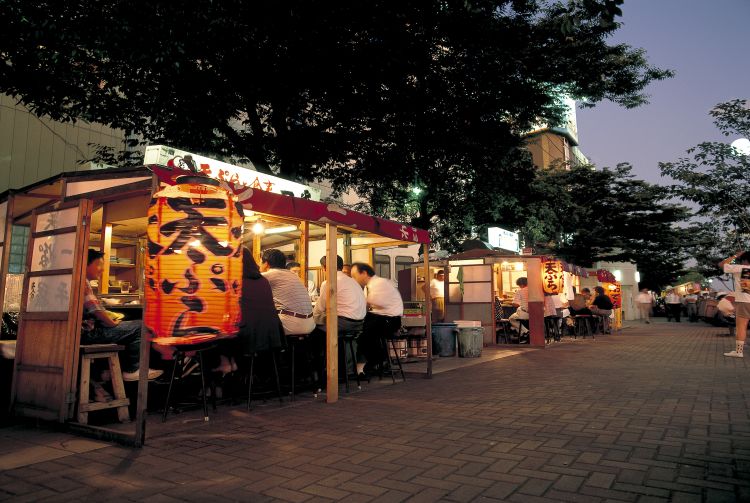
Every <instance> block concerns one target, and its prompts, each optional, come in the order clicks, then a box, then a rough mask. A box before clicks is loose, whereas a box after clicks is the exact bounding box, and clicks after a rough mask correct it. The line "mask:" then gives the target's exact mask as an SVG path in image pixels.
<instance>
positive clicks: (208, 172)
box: [143, 145, 320, 201]
mask: <svg viewBox="0 0 750 503" xmlns="http://www.w3.org/2000/svg"><path fill="white" fill-rule="evenodd" d="M143 163H144V164H146V165H148V164H159V165H161V166H167V167H170V168H176V169H180V170H187V171H191V172H193V173H196V174H199V175H203V176H208V177H210V178H215V179H217V180H220V181H222V182H226V183H229V184H233V185H234V186H235V188H236V189H240V188H253V189H260V190H264V191H267V192H275V193H277V194H284V195H288V196H295V197H301V198H304V199H312V200H313V201H320V190H319V189H316V188H313V187H310V186H309V185H304V184H301V183H297V182H292V181H289V180H284V179H283V178H279V177H277V176H273V175H267V174H265V173H261V172H260V171H256V170H254V169H250V168H243V167H240V166H235V165H233V164H229V163H226V162H222V161H217V160H216V159H211V158H209V157H203V156H201V155H198V154H192V153H190V152H185V151H184V150H178V149H175V148H172V147H168V146H165V145H150V146H148V147H146V153H145V155H144V160H143Z"/></svg>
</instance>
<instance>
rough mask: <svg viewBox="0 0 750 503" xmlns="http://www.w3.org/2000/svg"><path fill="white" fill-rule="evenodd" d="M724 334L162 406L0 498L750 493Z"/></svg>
mask: <svg viewBox="0 0 750 503" xmlns="http://www.w3.org/2000/svg"><path fill="white" fill-rule="evenodd" d="M722 333H726V329H718V328H713V327H708V326H706V325H703V324H688V323H682V324H680V325H678V324H669V325H668V324H666V323H655V324H653V325H650V326H645V327H644V326H637V327H634V328H629V329H626V330H624V331H623V332H622V334H621V335H615V336H609V337H603V338H598V339H596V340H595V341H592V340H586V341H576V342H569V343H568V342H564V343H561V344H557V345H555V347H553V348H550V349H548V350H544V351H529V352H524V353H521V354H518V355H515V356H512V357H508V358H502V359H499V360H496V361H491V362H488V363H483V364H481V365H475V366H472V367H467V368H464V369H460V370H456V371H452V372H445V373H442V374H438V375H436V376H435V378H434V379H433V380H431V381H428V380H424V379H412V380H410V381H408V382H407V383H406V384H398V385H395V386H390V385H389V386H371V387H370V389H366V390H365V391H363V392H360V393H356V394H352V395H350V396H348V397H346V398H344V399H343V400H341V402H339V403H338V404H336V405H332V406H329V405H325V404H323V403H319V402H316V403H311V402H309V401H298V402H295V403H294V404H293V405H291V406H287V407H284V408H278V406H267V407H261V408H260V410H258V411H256V412H254V413H251V414H247V413H246V412H245V411H244V408H242V407H236V408H227V407H225V408H222V409H221V410H220V411H219V413H218V414H217V415H215V416H214V417H213V418H212V421H211V423H210V424H207V425H204V424H201V423H192V422H187V423H186V422H184V421H183V419H184V418H183V417H180V416H172V417H171V418H170V422H169V423H167V424H168V425H170V423H171V425H172V426H174V429H175V431H174V432H173V433H172V434H166V430H162V429H161V428H160V427H159V428H153V429H155V430H156V432H155V433H156V435H155V436H154V435H152V436H151V437H150V439H149V443H148V446H147V447H145V448H144V449H142V450H130V449H126V448H121V447H111V446H106V447H101V448H96V449H90V450H84V452H80V453H69V455H65V456H61V457H59V458H57V459H55V460H51V461H46V462H42V463H36V464H32V465H28V466H24V467H21V468H16V469H10V470H6V471H3V472H2V473H0V499H11V500H13V501H24V500H28V501H36V500H42V499H48V500H49V501H53V500H54V501H60V500H65V501H72V500H83V499H86V500H89V501H95V500H105V499H106V500H108V501H118V500H119V501H146V502H152V501H153V502H169V501H185V500H187V501H207V500H209V499H210V500H212V501H265V500H274V499H278V500H286V501H293V502H297V501H299V502H301V501H308V502H313V501H327V500H343V501H393V502H396V501H435V500H445V501H494V500H502V501H519V502H535V501H581V502H589V501H591V502H598V501H602V502H603V501H627V502H634V501H637V502H647V501H675V502H678V501H679V502H683V501H685V502H687V501H708V502H721V501H750V419H748V418H749V417H750V416H749V412H750V411H749V410H748V405H750V396H748V394H747V393H746V392H745V386H743V385H744V384H745V382H747V381H748V379H747V377H748V376H749V373H748V366H749V365H750V358H748V359H746V360H737V359H726V358H724V357H722V356H721V353H722V351H726V350H728V349H729V348H730V347H731V345H732V343H733V341H731V340H730V339H729V338H728V337H722V336H720V335H719V334H722ZM157 421H158V419H157V418H153V420H152V422H153V423H156V422H157ZM150 424H151V423H150ZM150 427H151V426H150ZM37 434H39V433H37V432H34V431H29V432H28V435H29V436H30V437H33V436H34V435H37ZM2 438H3V430H0V440H2Z"/></svg>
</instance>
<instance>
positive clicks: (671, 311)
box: [664, 289, 682, 323]
mask: <svg viewBox="0 0 750 503" xmlns="http://www.w3.org/2000/svg"><path fill="white" fill-rule="evenodd" d="M664 304H665V305H666V308H667V321H672V318H674V319H675V321H676V322H677V323H679V322H680V314H682V297H681V296H680V294H678V293H677V292H675V291H674V289H672V290H669V291H668V292H667V297H666V298H665V299H664Z"/></svg>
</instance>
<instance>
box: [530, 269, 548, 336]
mask: <svg viewBox="0 0 750 503" xmlns="http://www.w3.org/2000/svg"><path fill="white" fill-rule="evenodd" d="M526 277H527V280H528V283H529V287H528V288H529V345H530V346H536V347H540V348H543V347H544V345H545V341H544V290H542V260H541V259H540V258H537V257H535V258H529V259H527V260H526Z"/></svg>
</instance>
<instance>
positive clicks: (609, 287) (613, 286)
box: [602, 282, 622, 309]
mask: <svg viewBox="0 0 750 503" xmlns="http://www.w3.org/2000/svg"><path fill="white" fill-rule="evenodd" d="M602 286H603V288H604V291H605V292H606V293H607V295H609V298H610V299H612V305H613V306H614V308H615V309H619V308H620V307H622V288H621V285H620V283H618V282H614V283H603V284H602Z"/></svg>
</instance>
